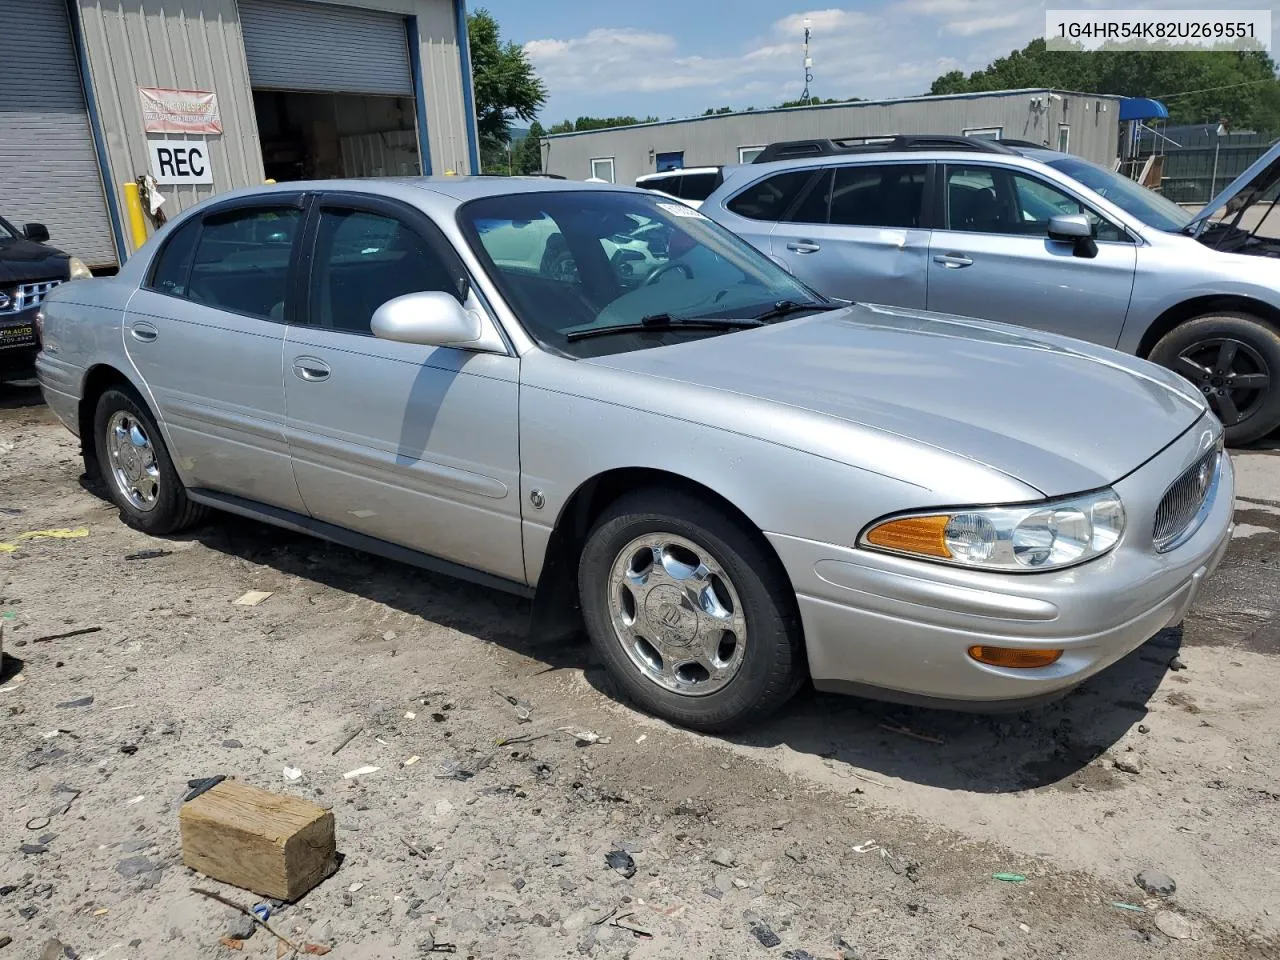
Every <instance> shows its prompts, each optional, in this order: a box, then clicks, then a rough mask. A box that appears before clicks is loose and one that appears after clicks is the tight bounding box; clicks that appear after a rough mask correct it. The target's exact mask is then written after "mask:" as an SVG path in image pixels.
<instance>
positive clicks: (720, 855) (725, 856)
mask: <svg viewBox="0 0 1280 960" xmlns="http://www.w3.org/2000/svg"><path fill="white" fill-rule="evenodd" d="M711 862H712V863H714V864H715V865H716V866H717V867H736V866H737V865H738V861H737V860H735V859H734V857H733V854H732V853H730V852H729V850H728V849H727V848H725V847H721V848H720V849H718V850H717V851H716V852H715V853H713V854H711Z"/></svg>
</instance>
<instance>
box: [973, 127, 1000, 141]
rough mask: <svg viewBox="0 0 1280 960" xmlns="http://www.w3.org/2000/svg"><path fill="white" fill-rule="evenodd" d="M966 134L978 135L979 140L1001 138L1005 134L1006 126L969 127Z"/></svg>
mask: <svg viewBox="0 0 1280 960" xmlns="http://www.w3.org/2000/svg"><path fill="white" fill-rule="evenodd" d="M964 135H965V136H966V137H977V138H978V139H979V140H999V139H1000V138H1001V137H1003V136H1004V127H969V128H967V129H966V130H965V131H964Z"/></svg>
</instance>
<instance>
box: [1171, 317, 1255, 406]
mask: <svg viewBox="0 0 1280 960" xmlns="http://www.w3.org/2000/svg"><path fill="white" fill-rule="evenodd" d="M1173 368H1174V370H1176V371H1177V372H1178V373H1180V374H1182V375H1183V376H1184V377H1186V378H1187V379H1188V380H1190V381H1191V382H1192V383H1193V384H1195V385H1196V387H1198V388H1199V390H1200V392H1201V393H1203V394H1204V397H1205V399H1206V400H1208V401H1209V405H1210V406H1211V407H1213V412H1214V413H1215V414H1217V415H1218V419H1219V420H1221V421H1222V423H1223V425H1224V426H1228V427H1230V426H1232V425H1234V424H1237V423H1240V422H1242V421H1244V420H1247V419H1249V417H1251V416H1253V415H1254V414H1255V413H1257V412H1258V408H1259V407H1261V406H1262V405H1263V404H1264V403H1265V402H1266V400H1267V396H1268V393H1269V390H1270V388H1271V368H1270V367H1269V366H1268V365H1267V361H1266V360H1264V359H1263V358H1262V355H1261V354H1260V353H1258V351H1257V350H1255V349H1253V347H1251V346H1249V344H1247V343H1245V342H1244V341H1243V340H1236V339H1234V338H1232V337H1215V338H1213V339H1211V340H1201V341H1199V342H1197V343H1195V344H1192V345H1191V346H1190V347H1188V348H1187V349H1186V350H1183V351H1182V352H1181V353H1180V354H1178V358H1177V359H1176V360H1175V361H1174V365H1173Z"/></svg>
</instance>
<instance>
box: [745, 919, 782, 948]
mask: <svg viewBox="0 0 1280 960" xmlns="http://www.w3.org/2000/svg"><path fill="white" fill-rule="evenodd" d="M751 935H752V936H753V937H755V938H756V939H757V940H759V941H760V946H762V947H765V948H766V949H770V950H771V949H773V948H774V947H776V946H778V945H779V944H780V943H782V938H781V937H779V936H778V935H777V934H776V933H774V932H773V931H772V930H771V929H769V925H768V924H767V923H765V922H764V921H763V920H757V921H756V922H755V923H753V924H752V925H751Z"/></svg>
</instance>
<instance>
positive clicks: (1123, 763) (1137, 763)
mask: <svg viewBox="0 0 1280 960" xmlns="http://www.w3.org/2000/svg"><path fill="white" fill-rule="evenodd" d="M1111 765H1112V766H1113V767H1115V768H1116V769H1117V770H1120V771H1122V772H1124V773H1133V774H1139V773H1141V772H1142V760H1141V759H1139V758H1138V757H1137V756H1136V755H1134V754H1125V755H1124V756H1121V757H1115V758H1114V759H1112V761H1111Z"/></svg>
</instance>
